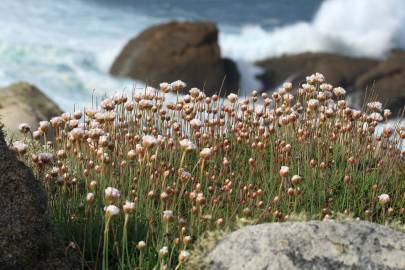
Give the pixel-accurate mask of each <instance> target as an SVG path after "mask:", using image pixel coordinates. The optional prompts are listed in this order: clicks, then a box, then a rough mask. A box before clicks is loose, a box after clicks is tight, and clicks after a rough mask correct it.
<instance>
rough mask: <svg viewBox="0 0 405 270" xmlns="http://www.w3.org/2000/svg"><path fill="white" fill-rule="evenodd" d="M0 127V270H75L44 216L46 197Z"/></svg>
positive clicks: (45, 214) (45, 215)
mask: <svg viewBox="0 0 405 270" xmlns="http://www.w3.org/2000/svg"><path fill="white" fill-rule="evenodd" d="M1 130H2V127H0V187H1V189H0V209H1V215H0V228H1V229H0V269H8V270H13V269H15V270H24V269H30V270H31V269H34V270H35V269H38V270H39V269H41V270H42V269H55V270H56V269H77V268H76V267H75V265H73V263H72V262H73V261H75V260H68V259H67V258H66V255H65V249H64V247H63V243H62V241H61V239H60V238H58V236H57V234H56V232H55V231H54V228H53V227H52V225H51V224H50V223H49V221H48V217H47V196H46V193H45V191H44V190H43V188H42V187H41V184H40V182H39V181H38V180H37V179H35V177H34V175H33V173H32V171H31V170H30V169H29V168H28V167H27V166H26V165H25V164H24V163H23V162H21V161H19V160H18V159H17V158H16V156H15V153H14V152H13V151H11V150H9V148H8V146H7V144H6V142H5V140H4V135H3V132H2V131H1Z"/></svg>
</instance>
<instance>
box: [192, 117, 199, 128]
mask: <svg viewBox="0 0 405 270" xmlns="http://www.w3.org/2000/svg"><path fill="white" fill-rule="evenodd" d="M190 125H191V126H192V127H193V128H195V129H198V128H200V127H201V125H202V123H201V121H200V119H196V118H194V119H193V120H191V121H190Z"/></svg>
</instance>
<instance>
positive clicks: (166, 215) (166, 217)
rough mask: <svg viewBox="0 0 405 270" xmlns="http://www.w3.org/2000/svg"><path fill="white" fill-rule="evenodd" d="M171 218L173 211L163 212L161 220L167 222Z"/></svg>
mask: <svg viewBox="0 0 405 270" xmlns="http://www.w3.org/2000/svg"><path fill="white" fill-rule="evenodd" d="M172 218H173V211H172V210H165V211H163V219H164V220H166V221H169V220H171V219H172Z"/></svg>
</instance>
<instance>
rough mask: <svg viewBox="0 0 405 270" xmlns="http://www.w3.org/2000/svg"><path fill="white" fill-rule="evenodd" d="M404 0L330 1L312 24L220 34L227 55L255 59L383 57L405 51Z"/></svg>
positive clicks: (259, 28) (246, 27)
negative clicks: (315, 54) (327, 54)
mask: <svg viewBox="0 0 405 270" xmlns="http://www.w3.org/2000/svg"><path fill="white" fill-rule="evenodd" d="M404 26H405V1H404V0H384V1H381V0H327V1H325V2H323V3H322V4H321V6H320V8H319V9H318V11H317V12H316V14H315V16H314V18H313V20H312V22H309V23H307V22H298V23H295V24H292V25H287V26H284V27H279V28H276V29H274V30H271V31H266V30H265V29H263V28H262V27H260V26H258V25H247V26H245V27H243V28H242V29H241V30H240V31H239V33H232V34H229V33H221V35H220V44H221V48H222V51H223V52H224V54H225V55H226V56H228V57H232V58H237V59H243V60H246V61H255V60H260V59H264V58H266V57H272V56H279V55H282V54H292V53H301V52H308V51H311V52H333V53H340V54H346V55H351V56H368V57H381V56H383V55H384V54H385V53H387V52H388V51H389V50H391V49H393V48H402V49H404V48H405V27H404Z"/></svg>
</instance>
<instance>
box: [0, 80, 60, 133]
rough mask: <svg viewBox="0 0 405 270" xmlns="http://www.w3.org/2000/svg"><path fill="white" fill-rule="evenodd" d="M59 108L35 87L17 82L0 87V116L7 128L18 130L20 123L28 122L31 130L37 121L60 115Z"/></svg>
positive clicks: (36, 125) (34, 127) (35, 126)
mask: <svg viewBox="0 0 405 270" xmlns="http://www.w3.org/2000/svg"><path fill="white" fill-rule="evenodd" d="M61 113H62V111H61V109H60V108H59V107H58V106H57V105H56V104H55V103H54V102H53V101H52V100H51V99H50V98H48V97H47V96H46V95H44V94H43V93H42V92H41V90H39V89H38V88H37V87H35V86H33V85H31V84H29V83H26V82H18V83H14V84H12V85H10V86H7V87H5V88H0V118H1V121H2V122H3V124H4V125H5V127H6V129H7V130H10V131H12V132H14V131H17V130H18V125H19V124H20V123H28V124H29V125H30V126H31V127H32V129H33V130H35V129H36V128H37V127H38V122H39V121H43V120H49V119H51V118H52V117H53V116H56V115H60V114H61Z"/></svg>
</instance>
